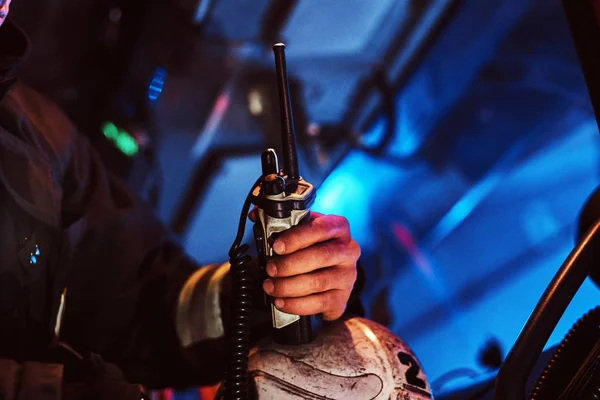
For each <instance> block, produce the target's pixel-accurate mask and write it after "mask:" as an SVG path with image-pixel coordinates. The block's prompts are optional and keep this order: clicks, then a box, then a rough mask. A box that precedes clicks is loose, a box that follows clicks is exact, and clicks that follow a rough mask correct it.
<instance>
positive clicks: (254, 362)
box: [248, 318, 433, 400]
mask: <svg viewBox="0 0 600 400" xmlns="http://www.w3.org/2000/svg"><path fill="white" fill-rule="evenodd" d="M248 371H249V374H250V377H251V379H252V382H253V385H254V386H255V390H256V398H257V399H260V400H275V399H277V400H288V399H289V400H292V399H294V400H296V399H311V400H312V399H314V400H317V399H319V400H320V399H336V400H337V399H339V400H342V399H344V400H348V399H374V400H375V399H376V400H379V399H386V400H387V399H393V400H425V399H432V398H433V396H432V395H431V388H430V386H429V384H428V383H427V379H426V377H425V374H424V372H423V369H422V368H421V365H420V363H419V361H418V360H417V358H416V357H415V355H414V354H413V353H412V351H411V350H410V349H409V348H408V346H407V345H406V344H405V343H404V342H403V341H402V340H400V339H399V338H398V337H397V336H395V335H394V334H392V333H391V332H390V331H389V330H388V329H386V328H385V327H383V326H381V325H379V324H377V323H375V322H373V321H369V320H367V319H364V318H351V319H348V320H345V321H337V322H335V323H332V324H330V325H327V326H325V327H324V328H323V330H322V331H321V333H320V334H319V336H318V337H317V338H316V339H315V340H314V341H313V342H311V343H309V344H306V345H302V346H285V345H280V344H277V343H274V342H272V341H270V340H268V339H267V340H264V341H262V342H260V343H259V344H258V345H257V346H256V347H255V348H254V349H252V351H251V352H250V358H249V367H248Z"/></svg>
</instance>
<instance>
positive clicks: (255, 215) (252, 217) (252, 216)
mask: <svg viewBox="0 0 600 400" xmlns="http://www.w3.org/2000/svg"><path fill="white" fill-rule="evenodd" d="M248 218H250V221H252V222H256V220H257V219H258V212H257V211H256V207H254V208H253V209H252V211H250V213H249V214H248Z"/></svg>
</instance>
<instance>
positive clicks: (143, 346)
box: [61, 133, 225, 387]
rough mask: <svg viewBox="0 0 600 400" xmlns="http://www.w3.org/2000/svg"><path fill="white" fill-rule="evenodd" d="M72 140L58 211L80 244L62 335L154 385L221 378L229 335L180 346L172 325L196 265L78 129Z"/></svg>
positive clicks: (71, 271)
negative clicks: (226, 341) (182, 290)
mask: <svg viewBox="0 0 600 400" xmlns="http://www.w3.org/2000/svg"><path fill="white" fill-rule="evenodd" d="M67 149H68V151H67V153H68V162H67V163H66V168H65V170H64V175H63V185H62V186H63V200H62V219H63V225H64V226H65V227H67V228H68V229H67V230H68V231H69V232H71V236H73V237H75V239H73V241H74V242H76V245H74V246H73V249H74V250H73V255H72V258H71V260H72V262H71V263H70V266H69V271H68V275H67V276H68V278H67V296H66V299H67V300H66V305H65V319H64V325H63V326H64V328H63V332H62V333H61V338H62V339H63V340H64V341H66V342H67V343H68V344H70V345H71V346H72V347H74V348H75V349H76V350H79V351H82V352H93V353H97V354H100V355H101V356H102V357H103V358H104V359H105V360H106V361H110V362H114V363H115V364H117V365H119V367H121V368H122V370H123V371H124V373H125V376H126V378H127V379H128V380H130V381H132V382H136V383H141V384H144V385H146V386H149V387H165V386H171V387H179V386H197V385H203V384H213V383H216V382H218V381H219V380H220V379H221V377H222V374H223V368H224V361H223V360H224V351H225V350H224V343H223V338H215V339H214V340H204V341H201V342H199V343H194V344H191V345H189V346H187V347H186V348H185V349H184V348H183V347H182V346H181V345H180V340H179V337H178V335H177V330H176V314H177V313H176V310H177V308H178V299H179V295H180V291H181V289H182V287H183V286H184V283H185V282H186V281H187V280H188V279H189V278H190V277H191V276H192V275H193V274H194V272H196V271H197V270H198V265H196V264H195V263H193V262H192V261H191V260H189V259H188V258H187V257H186V256H185V255H184V253H183V251H182V250H181V248H180V247H179V246H178V245H177V242H176V241H175V240H174V238H172V237H171V236H170V234H169V232H168V231H167V229H166V228H165V227H164V226H163V225H162V224H161V223H160V222H159V220H158V219H157V218H156V216H155V215H154V213H153V211H152V210H150V209H149V208H148V207H147V206H146V205H145V204H144V203H143V202H142V201H141V200H140V199H138V198H136V196H135V195H133V194H131V193H130V192H129V191H128V190H127V189H126V188H125V186H124V184H123V183H122V182H119V180H118V179H116V178H115V177H113V176H111V174H110V173H109V172H108V171H107V170H106V169H105V167H104V166H103V163H102V161H101V160H100V159H99V156H98V154H97V153H96V152H95V151H94V149H92V147H91V146H90V144H89V143H88V142H87V140H86V139H85V138H84V137H83V136H82V135H78V134H76V133H75V134H73V135H72V140H71V143H69V144H68V146H67Z"/></svg>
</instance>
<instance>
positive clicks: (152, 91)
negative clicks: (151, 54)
mask: <svg viewBox="0 0 600 400" xmlns="http://www.w3.org/2000/svg"><path fill="white" fill-rule="evenodd" d="M166 77H167V71H165V69H164V68H157V69H156V70H155V71H154V74H153V76H152V81H150V85H148V100H150V101H151V102H154V101H156V100H158V98H159V97H160V94H161V93H162V91H163V88H164V86H165V78H166Z"/></svg>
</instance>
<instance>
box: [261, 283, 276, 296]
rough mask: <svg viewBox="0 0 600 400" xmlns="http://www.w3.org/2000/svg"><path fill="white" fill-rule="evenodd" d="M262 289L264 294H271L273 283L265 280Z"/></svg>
mask: <svg viewBox="0 0 600 400" xmlns="http://www.w3.org/2000/svg"><path fill="white" fill-rule="evenodd" d="M263 289H264V290H265V292H266V293H267V294H271V293H273V289H274V286H273V281H272V280H270V279H267V280H266V281H265V282H264V283H263Z"/></svg>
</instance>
